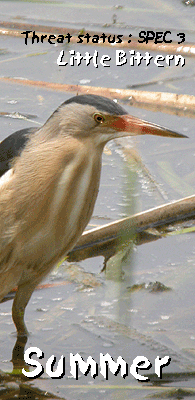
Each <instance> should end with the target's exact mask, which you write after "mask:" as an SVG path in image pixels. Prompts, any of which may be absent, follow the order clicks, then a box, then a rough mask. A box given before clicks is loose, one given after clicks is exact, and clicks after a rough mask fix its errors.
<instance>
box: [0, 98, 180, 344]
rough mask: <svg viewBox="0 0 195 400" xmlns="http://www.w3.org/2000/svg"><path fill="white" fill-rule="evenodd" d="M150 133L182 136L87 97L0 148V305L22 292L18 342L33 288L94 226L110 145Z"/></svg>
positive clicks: (16, 315)
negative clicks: (90, 224)
mask: <svg viewBox="0 0 195 400" xmlns="http://www.w3.org/2000/svg"><path fill="white" fill-rule="evenodd" d="M144 134H152V135H160V136H170V137H184V135H180V134H178V133H175V132H172V131H170V130H168V129H166V128H162V127H160V126H158V125H155V124H152V123H149V122H146V121H142V120H140V119H139V118H136V117H132V116H131V115H128V114H127V112H126V111H125V109H124V108H122V107H121V106H120V105H119V104H117V103H116V102H114V101H112V100H110V99H108V98H105V97H101V96H97V95H90V94H89V95H80V96H75V97H72V98H70V99H69V100H67V101H65V102H64V103H63V104H62V105H61V106H60V107H59V108H58V109H57V110H56V111H55V112H54V113H53V114H52V115H51V117H50V118H49V119H48V120H47V122H46V123H45V124H44V125H43V126H42V127H41V128H40V129H38V130H37V129H34V128H30V129H23V130H21V131H17V132H15V133H13V134H12V135H11V136H9V137H8V138H6V139H5V140H4V141H3V142H2V143H1V144H0V171H1V175H2V177H1V179H0V301H1V300H2V299H3V297H4V296H5V295H6V294H7V293H8V292H9V291H10V290H12V289H13V287H17V292H16V295H15V299H14V302H13V308H12V317H13V321H14V323H15V325H16V329H17V334H18V336H20V335H24V336H27V333H28V332H27V329H26V326H25V323H24V312H25V308H26V305H27V304H28V301H29V299H30V297H31V295H32V293H33V291H34V289H35V287H36V286H37V285H38V284H39V282H40V281H41V280H42V279H43V278H44V277H45V276H46V275H47V274H48V273H49V271H50V270H51V269H52V268H53V267H54V266H55V264H56V263H58V262H59V261H60V260H61V259H63V258H64V256H65V255H66V254H67V253H68V252H69V251H70V250H71V249H72V248H73V247H74V245H75V244H76V242H77V240H78V238H79V237H80V235H81V234H82V232H83V231H84V229H85V227H86V225H87V224H88V222H89V220H90V217H91V215H92V212H93V208H94V204H95V201H96V198H97V194H98V189H99V181H100V172H101V158H102V151H103V148H104V145H105V144H106V143H107V142H108V141H109V140H112V139H115V138H119V137H123V136H131V135H144ZM10 161H11V164H10Z"/></svg>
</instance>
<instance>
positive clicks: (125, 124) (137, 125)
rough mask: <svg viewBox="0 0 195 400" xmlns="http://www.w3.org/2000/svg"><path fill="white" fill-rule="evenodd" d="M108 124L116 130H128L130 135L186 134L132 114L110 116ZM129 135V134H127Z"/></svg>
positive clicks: (176, 135) (178, 135)
mask: <svg viewBox="0 0 195 400" xmlns="http://www.w3.org/2000/svg"><path fill="white" fill-rule="evenodd" d="M108 126H109V127H111V128H113V129H115V130H116V131H121V132H128V133H131V135H132V136H133V135H159V136H169V137H180V138H187V137H188V136H186V135H182V134H180V133H177V132H174V131H170V130H169V129H167V128H164V127H162V126H159V125H156V124H153V123H151V122H147V121H144V120H142V119H139V118H136V117H133V116H132V115H123V116H120V117H118V116H114V117H113V116H112V117H111V118H110V120H109V121H108ZM128 136H129V135H128Z"/></svg>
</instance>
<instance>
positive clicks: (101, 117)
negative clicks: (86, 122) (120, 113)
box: [93, 113, 105, 124]
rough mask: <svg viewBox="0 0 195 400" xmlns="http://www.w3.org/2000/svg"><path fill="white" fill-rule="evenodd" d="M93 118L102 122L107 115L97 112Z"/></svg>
mask: <svg viewBox="0 0 195 400" xmlns="http://www.w3.org/2000/svg"><path fill="white" fill-rule="evenodd" d="M93 118H94V120H95V121H96V122H98V123H99V124H102V123H103V122H104V121H105V117H104V116H103V115H102V114H97V113H95V114H94V115H93Z"/></svg>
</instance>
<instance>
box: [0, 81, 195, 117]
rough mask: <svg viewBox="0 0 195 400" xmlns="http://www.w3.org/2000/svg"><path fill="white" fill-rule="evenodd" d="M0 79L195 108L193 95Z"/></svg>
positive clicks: (41, 86) (155, 103)
mask: <svg viewBox="0 0 195 400" xmlns="http://www.w3.org/2000/svg"><path fill="white" fill-rule="evenodd" d="M0 81H2V82H8V83H13V84H18V85H25V86H36V87H39V88H44V89H47V90H55V91H61V92H73V93H74V94H82V93H91V94H98V95H102V96H106V97H110V98H117V99H124V100H128V101H129V102H130V104H131V105H133V106H134V105H138V104H140V105H143V104H147V105H152V106H154V105H156V106H157V107H158V106H164V107H173V108H175V109H177V110H184V108H187V110H188V111H191V113H192V114H193V115H194V110H195V96H192V95H187V94H179V95H178V94H175V93H166V92H165V93H164V92H147V91H143V90H129V89H113V88H103V87H95V86H85V85H68V84H60V83H52V82H51V83H50V82H43V81H32V80H29V79H20V78H9V77H1V78H0Z"/></svg>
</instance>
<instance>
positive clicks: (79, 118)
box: [46, 94, 186, 145]
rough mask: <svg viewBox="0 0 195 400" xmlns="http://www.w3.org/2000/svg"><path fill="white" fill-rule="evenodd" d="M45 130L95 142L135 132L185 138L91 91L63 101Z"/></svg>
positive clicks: (100, 142) (101, 143)
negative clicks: (134, 114) (135, 115)
mask: <svg viewBox="0 0 195 400" xmlns="http://www.w3.org/2000/svg"><path fill="white" fill-rule="evenodd" d="M46 125H47V129H48V128H49V125H50V129H51V131H53V132H54V130H56V131H58V133H60V134H62V135H72V136H74V137H80V138H87V137H91V138H93V139H94V141H95V143H96V144H97V145H104V144H105V143H107V142H108V141H109V140H112V139H115V138H120V137H124V136H134V135H145V134H149V135H159V136H169V137H186V136H184V135H181V134H179V133H176V132H173V131H171V130H169V129H167V128H163V127H161V126H159V125H156V124H153V123H150V122H147V121H144V120H141V119H139V118H137V117H133V116H132V115H129V114H128V113H127V112H126V110H125V109H124V108H123V107H121V106H120V105H119V104H118V103H116V102H114V101H113V100H110V99H108V98H107V97H103V96H97V95H92V94H87V95H79V96H74V97H71V98H70V99H68V100H67V101H65V102H64V103H63V104H61V106H60V107H59V108H58V109H57V110H56V111H55V112H54V113H53V114H52V116H51V117H50V118H49V120H48V121H47V122H46Z"/></svg>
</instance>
